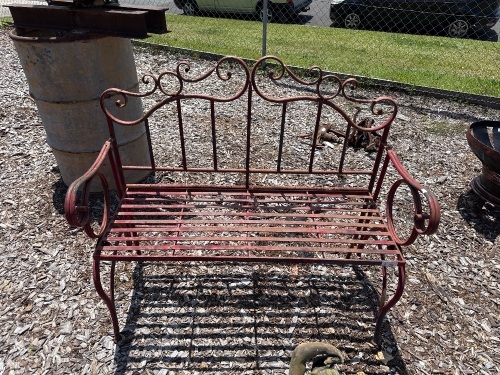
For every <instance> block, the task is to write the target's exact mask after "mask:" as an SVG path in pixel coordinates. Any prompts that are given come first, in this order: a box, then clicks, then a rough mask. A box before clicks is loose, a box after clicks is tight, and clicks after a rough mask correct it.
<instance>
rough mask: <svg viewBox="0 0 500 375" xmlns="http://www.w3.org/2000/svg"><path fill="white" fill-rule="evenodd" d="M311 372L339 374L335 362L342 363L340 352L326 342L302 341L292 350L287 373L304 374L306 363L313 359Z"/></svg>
mask: <svg viewBox="0 0 500 375" xmlns="http://www.w3.org/2000/svg"><path fill="white" fill-rule="evenodd" d="M315 358H316V360H315V361H314V363H313V367H312V370H311V374H314V375H339V372H338V370H337V369H336V368H335V365H336V364H342V363H344V358H343V356H342V352H341V351H340V350H339V349H337V348H336V347H335V346H333V345H331V344H328V343H326V342H304V343H302V344H300V345H298V346H297V347H296V348H295V350H294V351H293V352H292V356H291V360H290V369H289V375H304V374H305V373H306V364H307V363H308V362H309V361H311V360H312V359H315Z"/></svg>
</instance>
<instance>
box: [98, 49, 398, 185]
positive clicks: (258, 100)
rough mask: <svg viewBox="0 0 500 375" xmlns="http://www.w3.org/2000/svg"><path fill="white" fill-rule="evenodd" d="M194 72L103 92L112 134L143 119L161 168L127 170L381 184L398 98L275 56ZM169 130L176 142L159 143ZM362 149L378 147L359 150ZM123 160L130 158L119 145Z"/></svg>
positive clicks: (211, 180) (235, 179) (213, 180)
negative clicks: (133, 107) (361, 92)
mask: <svg viewBox="0 0 500 375" xmlns="http://www.w3.org/2000/svg"><path fill="white" fill-rule="evenodd" d="M194 70H195V69H194V68H192V66H191V65H190V63H188V62H181V63H179V64H178V65H177V67H176V69H175V70H173V71H166V72H163V73H160V74H159V75H157V76H155V75H152V74H146V75H145V76H144V77H143V79H142V82H143V84H144V85H146V87H148V89H147V90H146V91H144V92H131V91H125V90H120V89H109V90H106V91H105V92H104V93H103V95H102V96H101V107H102V109H103V111H104V113H105V115H106V117H107V119H108V124H109V130H110V135H111V137H112V138H114V126H118V125H122V126H134V125H138V124H142V123H144V124H145V125H146V131H147V134H148V137H149V138H150V144H151V149H150V160H151V164H150V165H147V166H127V165H123V169H124V170H127V169H134V168H142V169H150V170H151V171H152V172H156V173H157V174H158V173H159V172H169V177H168V178H169V181H170V182H171V183H173V184H175V183H177V182H178V181H180V180H182V181H183V183H184V184H185V183H186V181H190V180H189V178H188V177H186V176H185V175H184V176H182V177H180V176H179V174H178V172H180V173H183V174H192V173H197V174H198V176H197V177H196V179H195V180H196V181H197V183H199V182H200V175H201V174H203V175H204V176H205V177H204V178H201V181H204V182H205V183H206V184H209V185H212V186H213V185H215V184H219V185H221V184H222V185H230V186H233V187H234V186H235V185H241V186H242V187H245V188H247V189H250V188H254V187H260V188H264V187H266V186H267V187H276V185H277V184H283V182H281V180H283V178H280V181H277V180H276V179H274V178H273V175H276V174H289V175H294V176H295V177H297V182H295V183H294V184H298V185H301V186H316V187H318V186H324V187H326V188H328V189H332V188H341V187H342V186H346V185H349V186H350V187H351V188H350V190H349V191H352V188H353V187H356V186H357V187H359V188H360V189H364V190H367V189H368V190H370V191H372V190H373V189H374V188H376V185H377V176H378V175H379V174H380V172H381V171H380V169H381V168H380V164H381V160H382V155H383V153H384V147H383V146H384V145H385V144H386V141H387V136H388V132H389V128H390V125H391V123H392V122H393V120H394V118H395V117H396V113H397V105H396V103H395V101H394V100H393V99H391V98H389V97H385V96H384V97H379V98H376V99H364V98H361V97H359V96H355V95H354V94H352V93H353V92H354V91H355V90H354V89H355V88H356V85H357V82H356V80H355V79H352V78H351V79H347V80H341V79H340V78H339V77H337V76H335V75H331V74H325V73H323V72H322V71H321V70H320V69H319V68H317V67H313V68H311V69H310V70H309V71H307V72H305V73H304V74H303V76H307V77H310V78H301V77H299V76H298V75H297V74H295V73H294V72H293V71H292V70H291V69H290V68H288V67H287V66H285V65H284V64H283V62H282V61H281V60H279V59H278V58H276V57H273V56H267V57H263V58H261V59H260V60H258V61H257V63H256V64H255V65H254V66H253V68H252V69H250V68H249V67H248V65H247V64H246V63H245V62H244V61H243V60H241V59H239V58H236V57H225V58H222V59H221V60H219V61H218V62H217V64H216V65H215V66H214V67H213V68H212V69H210V70H209V71H207V72H203V73H198V72H193V71H194ZM137 98H142V102H143V106H144V107H145V108H146V110H145V111H144V115H143V116H142V117H140V118H136V119H130V118H127V116H126V107H127V105H129V103H131V102H132V101H133V100H137ZM341 102H342V103H343V106H341V105H340V103H341ZM363 111H364V112H363ZM153 123H154V125H153ZM160 132H161V133H164V134H163V137H166V138H167V139H169V142H157V141H156V140H155V138H157V137H156V136H157V135H159V134H160ZM301 136H302V137H301ZM163 139H165V138H163ZM363 142H364V143H363ZM325 145H328V146H329V147H328V149H327V148H325ZM361 146H364V147H365V149H368V150H369V151H372V153H371V154H370V155H368V154H367V153H366V152H363V151H359V152H356V150H355V148H357V147H361ZM367 146H368V147H367ZM115 149H116V147H115ZM332 149H337V150H338V151H335V150H332ZM153 151H155V152H153ZM115 159H116V160H118V161H119V160H120V158H119V155H118V151H116V155H115ZM121 162H122V163H125V161H124V160H122V161H121ZM116 173H117V174H120V173H121V168H116ZM221 173H224V174H225V175H224V177H220V176H221ZM326 175H328V176H330V178H329V179H325V178H324V177H325V176H326ZM332 176H333V178H332ZM120 180H121V181H123V176H121V178H120ZM193 181H194V180H193ZM193 183H194V182H193ZM119 188H120V187H119ZM121 188H122V189H123V186H121Z"/></svg>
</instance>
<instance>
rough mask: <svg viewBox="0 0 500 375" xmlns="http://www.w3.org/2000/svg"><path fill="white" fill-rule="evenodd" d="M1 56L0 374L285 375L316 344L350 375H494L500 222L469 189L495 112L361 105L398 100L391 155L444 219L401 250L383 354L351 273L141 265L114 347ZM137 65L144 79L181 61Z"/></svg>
mask: <svg viewBox="0 0 500 375" xmlns="http://www.w3.org/2000/svg"><path fill="white" fill-rule="evenodd" d="M0 51H1V54H2V78H0V90H1V93H2V95H1V97H0V154H1V158H0V167H1V169H0V176H1V178H0V208H1V211H0V238H1V239H0V247H1V249H2V252H1V254H0V303H1V306H0V342H1V344H0V374H28V373H30V374H111V373H115V374H139V373H141V374H170V373H171V374H175V373H179V374H182V373H185V374H195V373H200V372H206V373H220V374H253V373H255V374H261V373H275V374H282V373H286V369H287V366H288V362H289V355H290V353H291V351H292V350H293V348H294V347H295V346H296V345H297V344H299V343H300V342H303V341H306V340H313V339H314V340H323V341H329V342H331V343H332V344H334V345H336V346H337V347H339V348H340V349H341V350H342V351H343V352H344V354H345V356H346V358H347V361H346V364H345V365H343V366H342V367H341V370H342V371H343V372H344V373H345V374H359V375H362V374H363V373H365V374H396V373H398V374H446V375H451V374H453V375H455V374H456V375H458V374H498V373H500V351H499V349H498V347H500V335H499V331H500V326H499V317H500V308H499V304H500V291H499V283H498V279H499V274H500V262H499V258H498V250H499V249H500V211H499V210H495V209H494V208H492V207H491V206H489V205H486V206H482V205H481V204H480V203H479V201H478V199H477V197H475V195H474V194H473V193H472V192H471V191H470V189H469V182H470V180H471V179H472V178H473V177H474V176H476V175H477V174H478V173H479V172H480V163H479V161H478V160H477V159H476V158H475V156H474V155H473V154H472V153H471V151H470V150H469V148H468V145H467V142H466V139H465V131H466V129H467V127H468V126H469V125H470V123H472V122H474V121H477V120H481V119H491V120H493V119H496V120H498V119H499V117H500V116H499V113H500V112H499V111H498V110H494V109H491V108H487V107H482V106H475V105H467V104H464V103H458V102H453V101H448V100H442V99H434V98H431V97H426V96H417V95H414V96H409V95H406V94H403V93H401V92H387V90H386V91H385V92H370V91H365V93H366V95H369V96H371V97H374V96H378V95H380V94H381V93H384V94H389V95H391V96H393V97H394V98H395V99H396V100H397V101H398V103H399V105H400V116H399V118H398V120H397V121H396V123H395V125H394V127H393V129H392V135H391V138H390V139H391V143H392V144H393V146H394V149H395V150H396V151H397V152H398V154H399V155H400V157H401V158H402V159H403V161H404V164H405V166H406V167H407V169H408V170H410V171H411V172H412V173H413V175H414V176H415V177H416V178H417V179H418V180H420V181H421V182H422V183H424V184H425V185H427V186H428V187H429V188H430V189H432V190H433V191H434V193H435V194H436V195H437V197H438V199H439V201H440V203H441V206H442V222H441V226H440V229H439V232H438V233H437V234H436V235H434V236H431V237H430V238H421V239H418V240H417V242H416V243H415V244H414V245H412V246H411V247H409V248H408V249H407V250H406V257H407V259H408V281H407V286H406V289H405V293H404V295H403V297H402V299H401V301H400V302H399V304H398V305H397V306H396V307H395V308H393V309H392V310H391V312H390V313H389V316H388V323H387V324H386V327H385V331H384V343H383V346H382V350H380V351H378V350H377V349H375V348H373V347H371V346H370V345H369V343H368V341H369V339H370V335H371V333H372V332H373V311H374V309H375V308H376V305H375V303H376V302H375V300H374V298H372V297H373V290H372V289H373V288H372V287H371V285H370V284H369V282H368V281H367V280H365V279H364V278H363V275H360V274H359V273H357V272H354V271H353V270H350V269H342V271H341V272H339V274H336V275H334V276H331V275H330V276H328V275H326V274H325V270H324V269H323V268H322V267H308V268H307V269H306V268H304V267H299V266H297V267H285V266H275V265H273V266H266V265H256V266H248V265H246V266H239V265H238V266H236V267H234V266H233V267H229V266H221V265H219V266H212V265H210V264H185V265H174V266H169V267H158V266H153V265H151V264H147V263H146V264H141V265H137V266H134V265H126V266H120V267H119V269H118V275H119V277H118V278H119V285H118V292H117V295H118V296H117V299H118V301H119V309H118V310H119V315H120V316H121V318H122V321H121V326H122V327H123V326H125V327H126V331H127V335H126V337H127V338H126V340H124V342H123V343H122V344H121V345H120V346H115V345H114V343H113V341H112V337H111V336H110V335H111V325H110V321H109V319H108V314H107V310H106V308H105V306H104V304H103V303H102V302H101V301H100V299H99V298H98V296H97V295H96V293H95V291H94V289H93V286H92V282H91V254H92V249H93V241H91V240H89V239H88V238H87V237H86V236H85V235H84V233H83V232H82V231H80V230H78V229H72V228H70V227H69V226H68V225H67V223H66V221H65V219H64V217H63V207H62V203H61V202H62V199H63V197H64V194H65V190H66V188H65V186H64V184H63V183H62V181H61V178H60V175H59V173H58V169H57V165H56V162H55V159H54V157H53V155H52V154H51V151H50V148H49V147H48V146H47V145H46V143H45V134H44V129H43V127H42V124H41V121H40V119H39V117H38V115H37V110H36V107H35V104H34V102H33V100H32V99H31V98H30V96H29V93H28V86H27V83H26V80H25V77H24V74H23V71H22V69H21V67H20V64H19V62H18V58H17V54H16V52H15V50H14V48H13V45H12V42H11V41H10V39H9V38H8V35H6V33H5V32H2V33H1V34H0ZM134 52H135V57H136V63H137V69H138V73H139V74H142V73H145V72H146V71H150V70H151V71H155V72H158V71H159V70H163V69H165V68H173V67H174V66H175V64H176V62H177V61H179V60H180V59H182V58H185V56H179V55H169V54H168V53H158V52H155V53H154V54H153V53H151V52H150V51H148V50H147V49H143V48H140V47H136V48H135V50H134ZM193 64H194V65H195V66H196V67H197V68H200V69H203V68H204V67H206V66H207V65H208V64H209V62H207V61H202V60H196V61H194V62H193ZM160 271H161V272H160ZM365 275H366V274H365ZM329 295H332V298H331V299H329V298H328V296H329ZM318 301H321V303H320V304H318V303H317V302H318ZM332 316H334V317H335V319H334V320H335V324H334V325H333V326H332V327H329V328H327V329H325V328H324V327H325V325H324V324H322V321H323V320H325V319H326V320H328V319H329V318H330V317H332Z"/></svg>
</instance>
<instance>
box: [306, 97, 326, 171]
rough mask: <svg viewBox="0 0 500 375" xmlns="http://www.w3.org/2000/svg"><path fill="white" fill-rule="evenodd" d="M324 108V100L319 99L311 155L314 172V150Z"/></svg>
mask: <svg viewBox="0 0 500 375" xmlns="http://www.w3.org/2000/svg"><path fill="white" fill-rule="evenodd" d="M322 109H323V101H321V100H320V101H318V111H317V112H316V123H315V124H314V134H313V144H312V147H311V156H310V158H309V172H312V169H313V163H314V152H315V151H316V138H317V137H318V131H319V124H320V122H321V111H322Z"/></svg>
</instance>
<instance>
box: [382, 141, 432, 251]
mask: <svg viewBox="0 0 500 375" xmlns="http://www.w3.org/2000/svg"><path fill="white" fill-rule="evenodd" d="M389 162H390V163H391V164H392V166H393V167H394V169H396V171H397V172H398V174H399V175H400V176H401V179H399V180H397V181H396V182H394V183H393V184H392V186H391V188H390V189H389V192H388V195H387V203H386V216H387V224H388V227H389V231H390V232H391V235H392V237H393V239H394V240H395V241H396V243H398V244H399V245H401V246H408V245H411V244H412V243H413V242H414V241H415V239H416V238H417V236H418V235H420V234H426V235H430V234H434V233H435V232H436V231H437V229H438V226H439V220H440V217H441V209H440V206H439V203H438V201H437V199H436V196H435V195H434V194H433V193H432V192H431V191H430V190H428V189H426V188H424V187H423V186H422V185H421V184H420V183H419V182H418V181H417V180H415V179H414V178H413V177H412V176H411V175H410V173H409V172H408V171H407V170H406V169H405V168H404V167H403V164H402V163H401V160H400V159H399V157H398V156H397V155H396V153H395V152H394V151H393V150H391V149H390V148H389V149H387V155H386V160H385V167H387V165H388V163H389ZM385 169H386V168H384V170H385ZM403 184H404V185H406V186H408V188H409V189H410V192H411V195H412V198H413V228H412V229H411V234H410V235H408V237H407V238H406V239H401V237H400V236H399V235H398V234H397V231H396V227H395V225H394V218H393V204H394V197H395V194H396V191H397V190H398V188H399V187H400V186H401V185H403ZM422 197H424V198H425V200H426V201H427V202H426V204H425V205H424V204H423V202H422ZM424 207H425V209H426V211H427V212H424Z"/></svg>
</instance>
